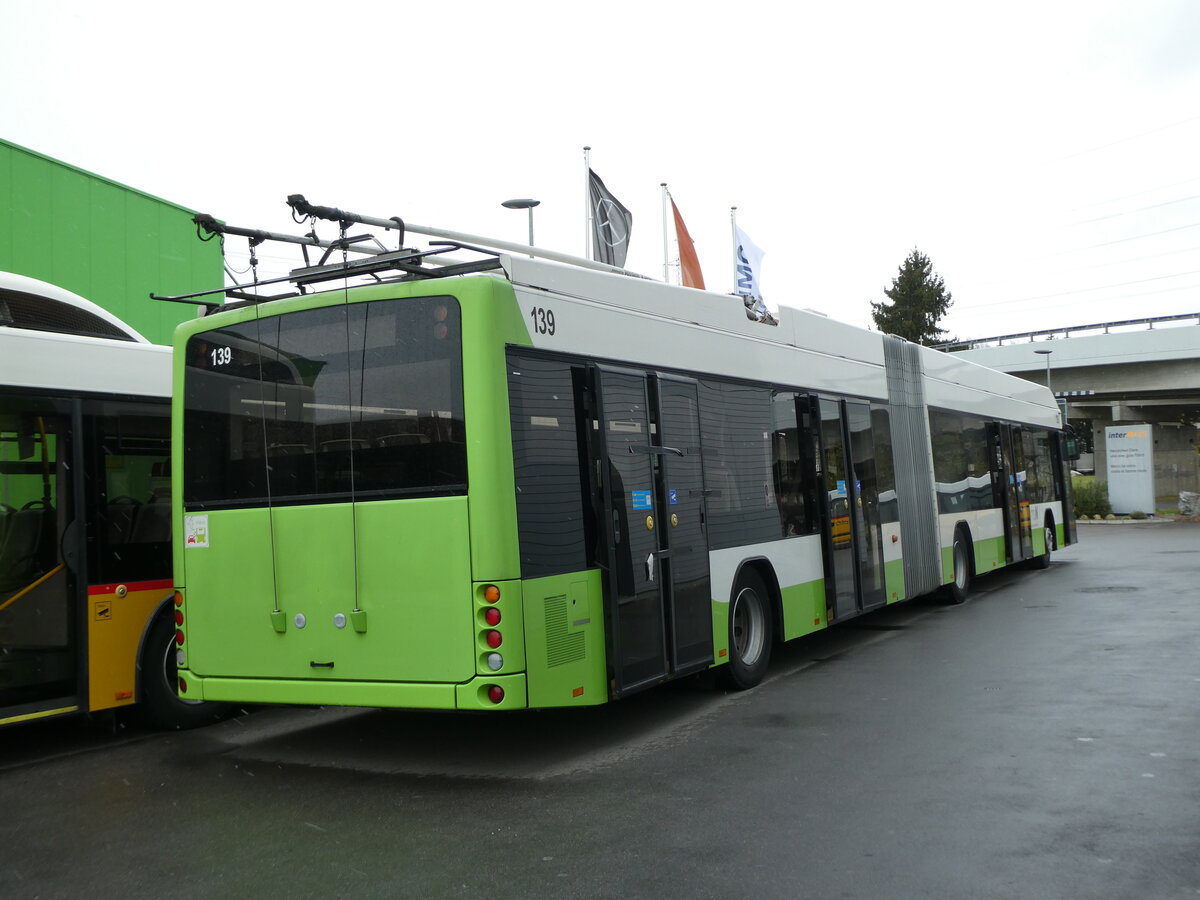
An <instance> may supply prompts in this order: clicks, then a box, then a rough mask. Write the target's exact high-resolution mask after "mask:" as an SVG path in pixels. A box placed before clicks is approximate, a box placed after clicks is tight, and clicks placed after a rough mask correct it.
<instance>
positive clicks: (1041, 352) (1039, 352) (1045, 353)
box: [1033, 350, 1054, 393]
mask: <svg viewBox="0 0 1200 900" xmlns="http://www.w3.org/2000/svg"><path fill="white" fill-rule="evenodd" d="M1033 352H1034V353H1036V354H1037V355H1038V356H1044V357H1046V390H1048V391H1050V393H1054V391H1053V389H1051V387H1050V354H1051V353H1053V352H1054V351H1053V350H1034V351H1033Z"/></svg>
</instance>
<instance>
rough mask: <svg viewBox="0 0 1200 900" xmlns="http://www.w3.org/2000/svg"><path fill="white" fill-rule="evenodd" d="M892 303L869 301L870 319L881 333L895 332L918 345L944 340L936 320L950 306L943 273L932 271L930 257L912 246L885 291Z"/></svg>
mask: <svg viewBox="0 0 1200 900" xmlns="http://www.w3.org/2000/svg"><path fill="white" fill-rule="evenodd" d="M884 294H886V295H887V297H888V299H890V300H891V301H892V302H891V303H890V304H888V303H887V302H886V301H885V302H882V303H876V302H874V301H872V302H871V318H873V319H874V320H875V327H876V328H878V329H879V330H880V331H882V332H883V333H884V334H895V335H898V336H899V337H902V338H905V339H906V340H910V341H912V342H914V343H917V344H924V345H925V346H929V345H930V344H940V343H945V342H946V341H947V338H946V337H945V334H946V331H945V330H944V329H942V328H938V322H939V321H940V320H941V318H942V316H944V315H945V314H946V310H948V309H949V308H950V304H951V300H950V292H949V291H947V290H946V283H945V282H944V281H943V280H942V276H941V275H938V274H937V273H935V272H934V271H933V263H931V262H930V261H929V257H928V256H926V255H925V254H924V253H922V252H921V251H920V250H918V249H917V248H916V247H914V248H913V250H912V252H911V253H909V254H908V256H907V257H906V258H905V260H904V265H902V266H901V267H900V274H899V275H897V276H896V277H895V278H893V279H892V286H891V287H890V288H887V289H886V290H884Z"/></svg>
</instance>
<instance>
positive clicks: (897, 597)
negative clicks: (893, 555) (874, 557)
mask: <svg viewBox="0 0 1200 900" xmlns="http://www.w3.org/2000/svg"><path fill="white" fill-rule="evenodd" d="M883 579H884V581H883V583H884V584H885V585H887V602H888V603H899V602H900V601H901V600H905V599H907V598H908V594H906V593H905V590H904V560H903V559H893V560H889V561H887V562H885V563H884V564H883Z"/></svg>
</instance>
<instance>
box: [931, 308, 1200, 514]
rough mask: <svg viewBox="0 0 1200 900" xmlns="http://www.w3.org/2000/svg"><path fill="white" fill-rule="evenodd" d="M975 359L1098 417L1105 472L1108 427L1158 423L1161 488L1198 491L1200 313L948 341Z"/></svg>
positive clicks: (1073, 416) (1100, 465)
mask: <svg viewBox="0 0 1200 900" xmlns="http://www.w3.org/2000/svg"><path fill="white" fill-rule="evenodd" d="M943 349H946V350H948V351H950V352H954V353H961V354H962V355H963V356H964V357H965V358H967V359H970V360H972V361H974V362H977V363H980V364H982V365H985V366H989V367H991V368H993V369H999V370H1000V371H1002V372H1009V373H1011V374H1013V375H1017V376H1020V377H1021V378H1026V379H1028V380H1030V381H1036V382H1038V383H1039V384H1046V383H1047V379H1048V380H1049V384H1050V387H1051V390H1053V391H1054V393H1055V395H1056V396H1058V397H1059V398H1060V400H1063V401H1065V402H1066V406H1067V418H1068V419H1069V420H1070V421H1072V422H1073V423H1074V424H1075V425H1076V428H1077V429H1078V427H1079V425H1080V422H1079V420H1081V419H1090V420H1091V422H1092V436H1093V442H1094V446H1095V453H1096V455H1095V467H1096V473H1097V474H1098V475H1099V476H1100V477H1101V478H1103V477H1104V473H1105V465H1106V457H1105V442H1104V429H1105V427H1106V426H1108V425H1111V424H1113V423H1117V422H1124V423H1130V424H1134V423H1143V422H1145V423H1149V424H1151V425H1154V426H1155V428H1154V458H1155V492H1156V494H1157V495H1158V496H1160V497H1164V496H1175V495H1177V494H1178V493H1179V491H1181V490H1187V491H1200V430H1197V426H1196V424H1195V423H1197V422H1200V313H1198V314H1192V315H1187V316H1161V317H1157V318H1151V319H1130V320H1126V321H1122V322H1108V323H1101V324H1097V325H1084V326H1079V327H1076V328H1069V329H1062V328H1060V329H1056V330H1047V331H1036V332H1026V333H1024V334H1011V335H1000V336H997V337H992V338H982V339H980V340H975V341H965V342H962V343H958V344H950V345H946V346H945V347H944V348H943Z"/></svg>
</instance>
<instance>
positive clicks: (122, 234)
mask: <svg viewBox="0 0 1200 900" xmlns="http://www.w3.org/2000/svg"><path fill="white" fill-rule="evenodd" d="M193 214H194V212H193V211H192V210H189V209H185V208H184V207H182V206H178V205H176V204H174V203H169V202H167V201H166V200H160V199H158V198H157V197H152V196H150V195H149V194H146V193H143V192H142V191H139V190H136V189H134V188H130V187H126V186H125V185H122V184H118V183H116V182H114V181H110V180H109V179H107V178H102V177H100V176H99V175H93V174H92V173H90V172H85V171H83V170H82V169H77V168H75V167H74V166H69V165H67V164H66V163H62V162H59V161H58V160H55V159H51V158H50V157H48V156H43V155H41V154H39V153H34V152H33V151H31V150H26V149H25V148H24V147H19V146H17V145H16V144H12V143H9V142H8V141H5V140H0V271H7V272H15V273H17V274H18V275H25V276H28V277H30V278H38V279H40V280H42V281H48V282H50V283H51V284H55V285H58V286H59V287H62V288H66V289H67V290H69V291H74V292H75V293H76V294H79V295H80V296H82V297H86V298H87V299H88V300H91V301H92V302H93V303H96V304H98V305H100V306H102V307H104V308H105V309H107V310H108V311H109V312H111V313H112V314H113V315H116V316H118V317H120V318H121V319H122V320H124V321H125V322H128V323H129V324H130V325H132V326H133V327H134V328H136V329H137V330H138V331H140V332H141V333H142V334H143V335H145V336H146V338H147V339H149V340H150V341H153V342H154V343H156V344H169V343H170V342H171V334H172V332H173V331H174V330H175V326H176V325H178V324H179V323H180V322H183V321H184V320H186V319H191V318H194V317H195V316H196V307H195V306H191V305H187V304H182V303H166V302H163V301H159V300H151V299H150V296H149V295H150V293H151V292H154V293H157V294H183V293H189V292H191V291H199V290H206V289H210V288H216V287H220V286H221V284H222V281H223V278H224V275H223V268H222V263H221V249H220V244H219V242H218V241H215V240H214V241H210V242H208V243H204V242H202V241H200V240H199V239H198V238H197V237H196V226H195V225H193V224H192V221H191V219H192V216H193Z"/></svg>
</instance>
